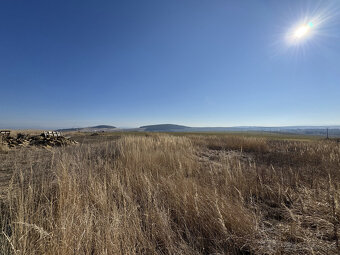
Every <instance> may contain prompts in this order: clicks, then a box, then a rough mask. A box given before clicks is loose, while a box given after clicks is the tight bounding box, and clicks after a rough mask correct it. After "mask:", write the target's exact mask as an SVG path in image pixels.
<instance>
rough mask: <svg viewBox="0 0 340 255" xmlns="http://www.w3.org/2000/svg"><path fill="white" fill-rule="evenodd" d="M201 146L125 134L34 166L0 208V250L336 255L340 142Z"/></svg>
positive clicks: (20, 172) (20, 175)
mask: <svg viewBox="0 0 340 255" xmlns="http://www.w3.org/2000/svg"><path fill="white" fill-rule="evenodd" d="M201 139H202V140H199V139H198V138H197V137H195V138H193V137H190V138H188V137H174V136H169V135H152V136H148V137H134V136H123V137H121V138H120V139H119V140H117V141H114V142H103V143H99V144H98V143H96V144H85V145H80V146H77V147H69V148H62V149H58V150H53V151H51V152H48V153H49V157H48V160H46V161H45V162H44V163H43V164H38V163H36V162H35V161H34V160H31V162H30V163H29V167H27V168H25V169H24V168H18V169H17V171H16V173H15V175H14V177H13V180H12V183H11V186H10V189H9V192H8V196H7V198H6V199H5V200H4V201H3V203H2V207H1V210H2V218H1V225H2V237H1V238H0V242H1V249H2V250H1V251H2V253H3V254H10V253H12V254H280V253H281V254H282V253H283V254H317V253H324V254H326V253H327V254H337V252H338V251H339V250H338V249H339V248H338V245H339V244H338V236H339V215H340V211H339V201H340V200H339V198H340V197H339V195H340V194H339V189H338V188H339V160H340V157H339V155H340V149H339V146H338V145H336V144H333V143H319V144H309V143H308V144H307V143H306V144H305V143H298V142H289V143H288V142H271V141H267V140H259V139H258V138H256V139H252V138H247V139H244V138H232V139H233V140H231V141H230V140H228V139H227V138H225V140H222V141H217V139H216V138H214V137H210V138H201ZM204 139H206V140H204ZM237 139H238V140H237ZM211 144H212V145H213V146H211ZM216 144H218V146H219V147H217V146H216ZM212 149H213V150H219V152H220V153H219V156H218V158H215V159H213V161H214V162H211V164H209V162H208V165H207V162H204V163H202V162H201V160H200V151H202V150H206V151H208V152H209V150H212ZM228 149H233V150H239V151H241V150H242V151H243V153H252V155H254V160H249V161H246V162H245V161H241V160H240V159H239V158H237V157H234V158H232V157H227V156H226V154H225V152H224V150H228ZM18 153H19V152H18ZM30 153H32V152H30ZM275 153H278V154H275ZM280 153H281V154H280ZM286 154H288V155H297V156H296V158H295V159H294V160H296V161H297V160H302V161H303V162H304V165H298V167H296V168H295V169H293V167H294V165H291V164H284V161H285V160H283V161H280V160H278V159H277V158H279V157H280V155H281V156H282V155H286ZM246 155H247V154H246ZM261 155H262V156H261ZM270 155H274V156H270ZM306 155H307V156H306ZM318 155H321V156H318ZM23 157H24V156H23ZM283 157H284V156H283ZM309 157H317V158H318V161H315V162H314V160H309ZM38 158H39V157H38ZM38 158H37V159H38ZM306 158H307V159H308V160H307V159H306ZM39 159H41V158H39ZM212 163H214V164H212ZM312 173H313V179H311V177H310V175H311V174H312Z"/></svg>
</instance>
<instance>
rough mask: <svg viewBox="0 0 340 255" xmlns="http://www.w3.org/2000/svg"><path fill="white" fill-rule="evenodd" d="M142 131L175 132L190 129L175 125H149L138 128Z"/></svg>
mask: <svg viewBox="0 0 340 255" xmlns="http://www.w3.org/2000/svg"><path fill="white" fill-rule="evenodd" d="M140 129H142V130H143V131H150V132H175V131H177V132H178V131H184V130H187V129H190V127H187V126H181V125H175V124H159V125H149V126H142V127H140Z"/></svg>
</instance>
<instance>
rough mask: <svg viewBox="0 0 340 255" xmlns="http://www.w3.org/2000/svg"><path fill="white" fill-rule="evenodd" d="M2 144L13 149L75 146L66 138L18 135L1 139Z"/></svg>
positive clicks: (72, 141)
mask: <svg viewBox="0 0 340 255" xmlns="http://www.w3.org/2000/svg"><path fill="white" fill-rule="evenodd" d="M2 142H3V143H5V144H7V145H8V147H10V148H13V147H17V146H21V147H27V146H42V147H55V146H59V147H60V146H67V145H72V144H77V142H76V141H74V140H72V139H70V138H66V137H63V136H58V137H49V136H46V135H45V134H41V135H35V136H30V135H25V134H18V135H17V137H16V138H14V137H11V136H7V137H2Z"/></svg>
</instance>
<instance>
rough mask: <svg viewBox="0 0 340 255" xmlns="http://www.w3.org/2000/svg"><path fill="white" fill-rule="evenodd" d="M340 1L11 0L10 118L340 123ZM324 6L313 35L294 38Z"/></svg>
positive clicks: (6, 33)
mask: <svg viewBox="0 0 340 255" xmlns="http://www.w3.org/2000/svg"><path fill="white" fill-rule="evenodd" d="M339 7H340V2H339V1H337V0H334V1H316V0H315V1H299V0H287V1H286V0H285V1H277V0H271V1H270V0H262V1H261V0H257V1H250V0H249V1H247V0H244V1H240V0H234V1H228V0H143V1H142V0H121V1H113V0H110V1H95V0H92V1H88V0H49V1H46V0H41V1H36V0H30V1H27V0H22V1H19V0H1V1H0V94H1V96H0V128H1V127H2V128H5V127H9V128H39V127H41V128H44V127H51V128H59V127H77V126H89V125H96V124H112V125H116V126H120V127H135V126H139V125H144V124H156V123H177V124H184V125H191V126H237V125H263V126H282V125H327V124H340V22H339V20H340V18H339V14H338V12H337V11H336V10H337V9H338V8H339ZM319 13H321V14H320V15H321V16H322V15H323V16H326V17H327V18H326V19H325V21H324V22H322V24H320V25H319V24H316V26H315V28H313V29H315V31H316V32H315V34H314V35H313V36H309V38H306V39H304V40H305V42H303V43H299V44H298V45H290V44H289V43H287V40H286V34H287V31H288V30H289V29H290V28H291V27H292V26H294V25H296V24H297V22H299V20H301V19H302V18H303V16H306V15H307V16H308V15H309V16H311V15H319ZM318 26H319V27H318Z"/></svg>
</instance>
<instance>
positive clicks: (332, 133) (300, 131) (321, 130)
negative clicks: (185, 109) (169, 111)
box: [57, 124, 340, 137]
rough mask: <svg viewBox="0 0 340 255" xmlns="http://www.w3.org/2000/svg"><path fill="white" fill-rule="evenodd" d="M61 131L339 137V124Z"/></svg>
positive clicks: (63, 130)
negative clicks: (234, 133)
mask: <svg viewBox="0 0 340 255" xmlns="http://www.w3.org/2000/svg"><path fill="white" fill-rule="evenodd" d="M57 131H61V132H70V131H82V132H112V131H127V132H128V131H140V132H143V131H146V132H189V133H190V132H268V133H282V134H297V135H312V136H313V135H315V136H324V137H327V132H328V136H329V137H339V136H340V126H286V127H252V126H249V127H188V126H182V125H175V124H158V125H147V126H141V127H139V128H116V127H114V126H110V125H99V126H93V127H85V128H65V129H58V130H57Z"/></svg>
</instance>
